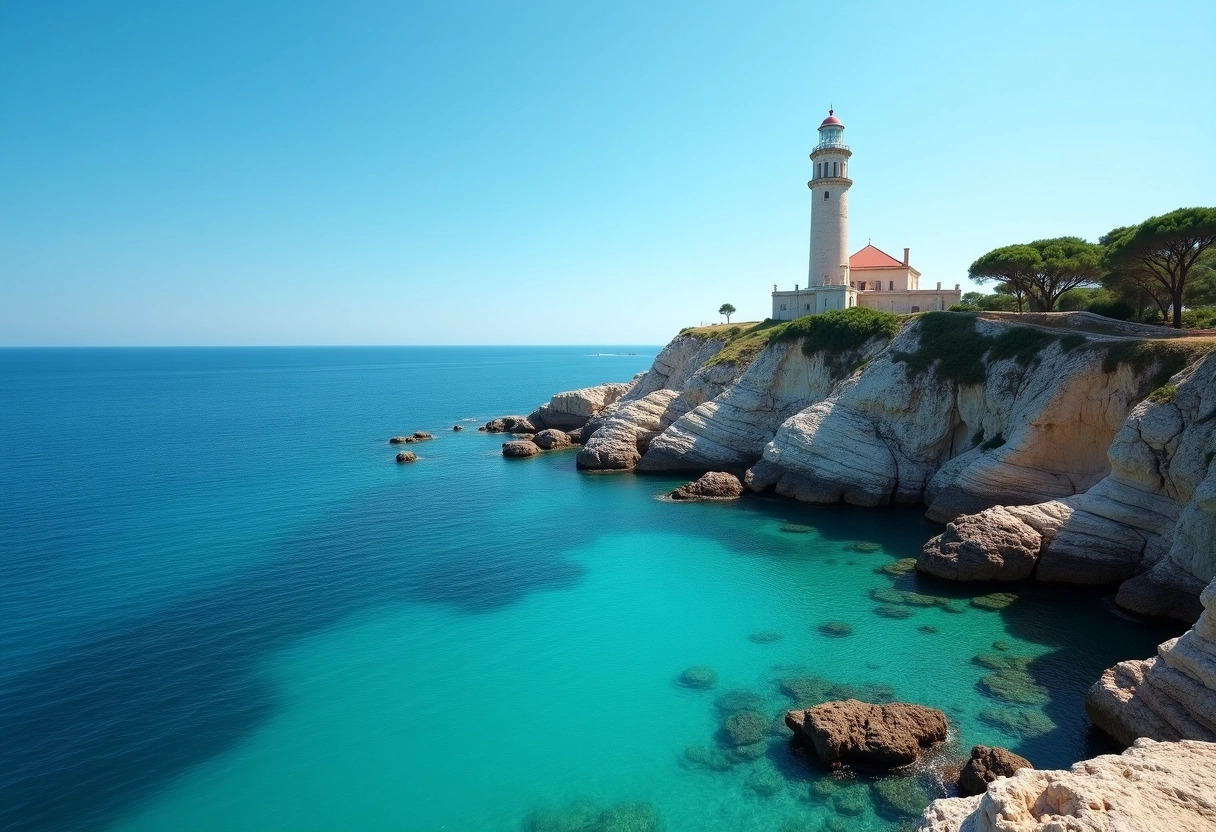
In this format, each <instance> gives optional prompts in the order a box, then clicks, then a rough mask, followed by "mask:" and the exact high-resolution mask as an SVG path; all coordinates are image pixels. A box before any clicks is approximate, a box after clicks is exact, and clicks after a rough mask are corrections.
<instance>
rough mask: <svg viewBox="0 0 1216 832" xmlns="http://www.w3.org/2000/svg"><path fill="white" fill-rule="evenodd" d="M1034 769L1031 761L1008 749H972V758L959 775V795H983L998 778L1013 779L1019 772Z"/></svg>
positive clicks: (980, 746)
mask: <svg viewBox="0 0 1216 832" xmlns="http://www.w3.org/2000/svg"><path fill="white" fill-rule="evenodd" d="M1024 768H1034V766H1033V765H1031V764H1030V760H1027V759H1026V758H1025V757H1021V756H1019V755H1017V754H1014V753H1013V752H1012V751H1010V750H1008V749H1007V748H1000V747H989V746H987V745H977V746H975V747H974V748H972V749H971V758H970V759H969V760H967V762H966V763H965V764H964V765H963V768H962V770H961V771H960V772H959V775H958V793H959V795H960V796H962V797H972V796H974V795H977V794H983V793H984V792H985V791H986V790H987V789H988V784H989V783H991V782H992V781H994V780H996V779H997V778H998V777H1012V776H1013V775H1014V774H1015V773H1017V772H1018V771H1019V770H1021V769H1024Z"/></svg>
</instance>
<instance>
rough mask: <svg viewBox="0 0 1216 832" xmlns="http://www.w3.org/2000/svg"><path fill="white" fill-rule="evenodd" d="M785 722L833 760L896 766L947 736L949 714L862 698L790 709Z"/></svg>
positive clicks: (830, 762)
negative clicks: (804, 708)
mask: <svg viewBox="0 0 1216 832" xmlns="http://www.w3.org/2000/svg"><path fill="white" fill-rule="evenodd" d="M785 724H786V725H787V726H788V727H789V729H790V730H791V731H793V732H794V737H795V738H796V739H798V740H799V741H800V742H802V743H803V744H805V745H806V746H808V747H809V748H810V749H811V750H813V751H814V753H815V756H816V757H818V758H819V760H820V761H821V762H822V763H824V764H825V765H827V766H830V767H836V766H839V765H842V764H848V765H860V766H866V767H870V768H879V769H890V768H896V767H899V766H905V765H908V764H910V763H913V762H915V761H916V760H917V758H918V757H919V756H920V754H921V752H922V751H924V750H925V749H926V748H929V747H930V746H932V745H934V744H935V743H938V742H941V741H943V740H945V739H946V734H947V732H948V730H949V726H948V724H947V722H946V715H945V714H944V713H942V712H941V711H939V710H937V709H936V708H926V707H924V706H922V705H909V704H905V703H902V702H892V703H890V704H886V705H872V704H869V703H867V702H861V701H859V700H856V699H847V700H844V701H841V702H825V703H823V704H822V705H816V706H815V707H813V708H809V709H807V710H803V711H797V710H794V711H789V712H787V713H786V715H785Z"/></svg>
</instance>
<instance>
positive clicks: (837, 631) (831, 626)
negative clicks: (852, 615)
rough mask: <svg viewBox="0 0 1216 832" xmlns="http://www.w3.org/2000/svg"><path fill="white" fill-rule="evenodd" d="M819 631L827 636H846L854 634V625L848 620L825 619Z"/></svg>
mask: <svg viewBox="0 0 1216 832" xmlns="http://www.w3.org/2000/svg"><path fill="white" fill-rule="evenodd" d="M819 632H821V633H823V634H824V635H825V636H833V637H834V638H844V637H845V636H851V635H853V625H852V624H850V623H848V622H847V621H825V622H824V623H822V624H820V625H819Z"/></svg>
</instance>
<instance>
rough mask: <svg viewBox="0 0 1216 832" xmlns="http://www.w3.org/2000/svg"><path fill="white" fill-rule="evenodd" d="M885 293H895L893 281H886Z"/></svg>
mask: <svg viewBox="0 0 1216 832" xmlns="http://www.w3.org/2000/svg"><path fill="white" fill-rule="evenodd" d="M887 291H888V292H894V291H895V281H894V280H888V281H887Z"/></svg>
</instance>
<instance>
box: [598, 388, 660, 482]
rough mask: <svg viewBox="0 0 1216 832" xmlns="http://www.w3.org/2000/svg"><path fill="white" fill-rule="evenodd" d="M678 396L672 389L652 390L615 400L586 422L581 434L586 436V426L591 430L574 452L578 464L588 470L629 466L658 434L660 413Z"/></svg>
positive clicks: (640, 455)
mask: <svg viewBox="0 0 1216 832" xmlns="http://www.w3.org/2000/svg"><path fill="white" fill-rule="evenodd" d="M679 395H680V394H679V393H678V392H676V391H675V390H668V389H661V390H655V391H654V392H652V393H648V394H647V395H645V396H643V397H642V398H640V399H630V400H628V401H621V402H618V403H617V404H616V405H615V406H614V407H612V408H609V409H608V410H607V411H606V412H605V413H604V415H603V416H601V417H600V418H599V419H597V420H594V421H592V422H589V423H588V424H587V425H586V426H585V427H584V428H583V436H584V437H586V436H587V431H588V429H591V430H592V433H591V437H590V438H589V439H585V441H584V444H583V447H582V449H581V450H580V451H579V452H578V460H577V464H578V467H579V468H582V469H586V470H592V471H624V470H628V469H630V468H633V467H634V466H635V465H637V464H638V460H640V459H641V458H642V453H643V452H644V451H645V450H646V448H647V447H648V446H649V445H650V441H651V440H652V439H653V438H654V437H656V436H658V435H659V431H660V430H661V427H660V423H661V421H662V418H663V414H664V413H665V412H666V411H667V408H668V407H669V406H670V405H671V403H672V402H673V401H674V400H675V399H676V397H678V396H679ZM593 425H594V428H593V427H592V426H593Z"/></svg>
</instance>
